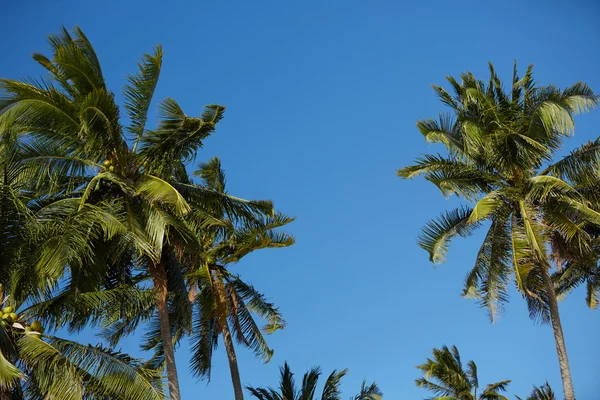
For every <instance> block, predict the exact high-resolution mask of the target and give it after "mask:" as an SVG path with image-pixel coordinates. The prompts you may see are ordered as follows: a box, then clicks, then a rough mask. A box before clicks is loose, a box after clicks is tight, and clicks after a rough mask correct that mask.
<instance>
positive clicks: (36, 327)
mask: <svg viewBox="0 0 600 400" xmlns="http://www.w3.org/2000/svg"><path fill="white" fill-rule="evenodd" d="M29 326H30V327H31V330H33V331H36V332H40V333H41V330H42V329H43V328H42V323H41V322H40V321H33V322H32V323H31V325H29Z"/></svg>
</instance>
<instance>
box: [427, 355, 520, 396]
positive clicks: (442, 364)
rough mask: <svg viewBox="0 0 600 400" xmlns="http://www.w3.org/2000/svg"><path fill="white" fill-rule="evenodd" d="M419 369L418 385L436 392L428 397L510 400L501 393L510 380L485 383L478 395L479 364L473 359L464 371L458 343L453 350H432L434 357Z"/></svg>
mask: <svg viewBox="0 0 600 400" xmlns="http://www.w3.org/2000/svg"><path fill="white" fill-rule="evenodd" d="M417 368H419V369H420V370H421V371H423V375H424V377H423V378H419V379H417V380H416V381H415V382H416V383H417V386H418V387H420V388H423V389H427V390H428V391H430V392H432V393H434V394H435V395H436V397H434V398H430V399H429V400H437V399H439V400H441V399H444V400H508V398H507V397H505V396H503V395H502V394H501V392H504V391H505V390H506V387H507V386H508V384H509V383H510V381H509V380H505V381H500V382H496V383H491V384H489V385H486V387H485V388H484V389H483V391H482V392H481V393H480V394H479V396H478V395H477V390H478V389H479V378H478V377H477V365H475V363H474V362H473V361H472V360H471V361H469V362H468V363H467V369H466V370H465V369H464V368H463V365H462V361H461V359H460V354H459V353H458V349H457V348H456V346H452V349H449V348H448V347H447V346H443V347H442V348H441V349H433V359H431V358H428V359H427V362H426V363H425V364H422V365H419V366H418V367H417Z"/></svg>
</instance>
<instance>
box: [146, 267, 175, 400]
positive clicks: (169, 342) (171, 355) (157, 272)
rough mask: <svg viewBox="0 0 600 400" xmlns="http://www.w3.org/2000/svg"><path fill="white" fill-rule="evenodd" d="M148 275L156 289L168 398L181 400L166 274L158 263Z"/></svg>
mask: <svg viewBox="0 0 600 400" xmlns="http://www.w3.org/2000/svg"><path fill="white" fill-rule="evenodd" d="M150 273H151V275H152V280H153V281H154V287H155V289H156V307H157V309H158V320H159V325H160V338H161V340H162V344H163V352H164V355H165V364H166V366H167V381H168V383H169V398H170V399H171V400H181V392H180V390H179V378H178V377H177V365H176V364H175V350H174V349H173V338H172V337H171V324H170V323H169V310H168V308H167V295H168V289H167V273H166V272H165V270H164V268H163V266H162V264H160V263H157V264H154V263H153V264H152V268H151V270H150Z"/></svg>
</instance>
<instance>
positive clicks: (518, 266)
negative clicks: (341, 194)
mask: <svg viewBox="0 0 600 400" xmlns="http://www.w3.org/2000/svg"><path fill="white" fill-rule="evenodd" d="M461 78H462V82H461V83H459V82H458V81H457V80H455V79H454V78H451V77H449V78H448V81H449V82H450V84H451V86H452V88H453V90H454V92H455V93H454V95H451V94H450V93H448V92H447V91H446V90H445V89H443V88H442V87H439V86H435V87H434V89H435V90H436V92H437V94H438V96H439V97H440V99H441V101H442V102H443V103H444V104H445V105H447V106H449V107H450V108H451V109H452V114H453V115H443V116H441V117H440V120H439V121H435V120H432V119H428V120H423V121H419V122H418V123H417V126H418V128H419V130H420V131H421V133H422V134H423V135H424V136H425V138H426V140H427V141H429V142H434V143H441V144H443V145H444V146H445V147H446V149H447V152H448V154H447V155H445V156H442V155H425V156H423V157H422V158H419V159H417V160H416V163H415V165H412V166H409V167H406V168H402V169H400V170H399V171H398V175H399V176H401V177H403V178H412V177H415V176H418V175H423V176H424V177H425V179H427V180H429V181H431V182H432V183H434V184H435V185H436V186H437V187H438V188H439V189H440V191H441V192H442V193H443V194H444V195H445V196H450V195H453V194H455V195H457V196H459V197H462V198H464V199H466V200H467V201H469V202H472V203H473V207H466V206H465V207H460V208H458V209H456V210H453V211H451V212H447V213H445V214H444V215H443V216H441V217H440V218H438V219H437V220H433V221H431V222H429V223H428V224H427V226H426V227H425V228H424V229H423V232H422V235H421V237H420V239H419V244H420V246H421V247H423V248H424V249H425V250H427V251H428V252H429V256H430V260H431V261H432V262H433V263H440V262H442V261H443V260H444V256H445V254H446V250H447V248H448V243H449V241H450V239H451V238H453V237H455V236H456V235H460V236H468V235H470V234H471V233H472V232H473V231H474V230H475V229H476V228H478V227H480V226H481V225H482V223H483V222H484V221H489V222H490V226H489V229H488V231H487V234H486V236H485V239H484V241H483V244H482V246H481V248H480V250H479V252H478V254H477V258H476V261H475V266H474V268H473V269H472V270H471V272H470V273H469V274H468V275H467V278H466V281H465V289H464V295H465V296H467V297H474V298H477V299H479V300H480V301H481V304H482V305H483V306H485V307H487V308H488V309H489V312H490V316H491V317H492V319H493V318H494V316H495V315H496V314H497V312H498V310H499V309H500V308H501V307H502V305H503V303H504V302H506V301H507V299H508V294H507V287H508V284H509V282H510V280H511V278H514V280H515V281H516V285H517V288H518V290H519V291H520V292H521V294H522V295H523V297H524V298H525V299H526V301H527V304H528V307H529V310H530V315H531V316H532V317H533V318H541V319H542V320H543V321H544V322H550V323H551V324H552V330H553V333H554V338H555V342H556V350H557V355H558V360H559V366H560V371H561V377H562V380H563V387H564V392H565V396H566V398H567V400H574V399H575V394H574V390H573V384H572V379H571V374H570V369H569V363H568V358H567V350H566V346H565V340H564V335H563V331H562V325H561V322H560V315H559V310H558V302H557V297H556V293H555V287H554V284H553V282H552V279H551V276H550V272H549V270H550V268H551V267H552V262H551V261H552V260H551V257H550V255H549V254H548V251H547V250H548V248H549V247H550V237H551V236H552V235H553V234H558V235H560V236H562V237H564V238H566V239H567V240H568V241H569V242H579V243H582V244H585V243H587V242H589V235H587V233H586V232H585V231H583V230H582V229H581V226H582V224H590V225H596V226H597V225H600V208H595V205H594V204H590V203H588V202H586V201H585V198H584V197H582V195H581V194H580V193H579V192H578V190H577V189H576V187H575V186H573V185H575V180H574V179H573V176H574V175H578V174H579V173H580V172H581V171H585V170H586V168H589V167H591V165H590V162H591V161H592V160H593V157H592V158H590V157H588V159H586V158H585V157H580V158H578V159H576V160H573V159H570V160H567V161H565V160H562V161H558V162H556V163H554V164H550V166H547V167H546V168H544V167H545V166H546V165H547V163H548V162H551V161H552V157H553V156H555V155H556V153H557V152H558V150H559V149H560V147H561V143H562V141H563V139H564V138H565V137H567V136H569V135H570V134H571V133H572V132H573V130H574V122H573V115H574V114H576V113H578V112H581V111H587V110H589V109H591V108H593V107H594V106H596V104H597V97H596V95H595V94H594V93H593V92H592V91H591V90H590V89H589V87H588V86H587V85H585V84H582V83H576V84H575V85H573V86H571V87H569V88H567V89H565V90H562V91H561V90H559V89H557V88H556V87H554V86H547V87H536V86H535V84H534V81H533V76H532V67H531V66H530V67H529V68H528V70H527V72H526V74H525V76H523V77H522V78H519V76H518V74H517V68H516V63H515V68H514V73H513V80H512V85H511V87H510V92H508V93H506V91H505V89H504V88H503V86H502V84H501V82H500V79H499V78H498V76H497V75H496V72H495V70H494V68H493V66H492V65H491V64H490V78H489V83H487V84H486V83H485V82H483V81H479V80H477V79H476V78H475V77H474V76H473V75H472V74H471V73H467V74H463V75H461ZM561 176H563V177H564V178H565V179H566V180H564V179H561ZM572 184H573V185H572Z"/></svg>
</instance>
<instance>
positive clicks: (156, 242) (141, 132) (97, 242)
mask: <svg viewBox="0 0 600 400" xmlns="http://www.w3.org/2000/svg"><path fill="white" fill-rule="evenodd" d="M49 42H50V46H51V48H52V51H53V55H52V58H51V59H50V58H47V57H45V56H43V55H41V54H35V55H34V59H35V60H36V61H37V62H38V63H39V64H41V65H42V66H43V67H44V68H45V69H46V70H47V71H48V73H49V76H50V78H49V79H42V80H39V81H37V80H28V81H16V80H10V79H1V80H0V90H1V91H2V92H3V95H2V97H1V98H0V126H7V127H10V129H11V130H14V131H19V132H26V135H25V136H26V139H25V140H26V141H28V142H30V143H31V146H30V147H31V150H32V151H31V154H30V156H29V158H28V159H27V161H28V162H31V163H35V164H36V165H37V166H39V167H41V166H45V167H46V169H47V170H48V171H51V172H55V171H57V170H61V171H67V172H68V175H69V176H70V178H71V180H72V181H73V180H74V181H76V182H78V186H77V187H76V190H75V192H74V193H73V195H71V196H70V197H68V198H66V199H63V200H61V201H57V202H54V203H53V204H51V205H48V206H46V207H45V208H44V211H43V212H44V215H50V216H52V218H53V219H54V220H56V219H57V217H59V216H61V215H62V219H63V220H64V223H63V224H61V225H59V226H57V227H54V228H53V227H52V226H49V225H48V224H46V229H47V230H52V229H54V232H53V235H51V236H50V237H51V240H49V241H47V242H46V243H45V244H44V247H43V249H42V250H43V254H42V256H41V257H40V261H39V266H38V268H39V269H40V270H44V271H46V274H47V276H44V278H45V279H47V280H48V281H51V282H61V277H63V276H65V275H64V274H65V268H67V267H68V268H69V269H70V271H69V273H68V275H69V276H70V277H71V278H72V279H71V280H70V285H71V289H72V290H71V292H72V293H75V294H77V293H80V292H81V288H79V287H77V285H82V287H84V288H85V290H87V291H91V290H95V289H99V286H100V285H103V284H104V283H105V282H106V280H107V279H108V278H109V275H110V274H111V273H112V272H115V271H111V267H112V266H114V265H115V263H113V264H112V266H111V265H104V266H102V267H103V268H104V269H101V270H100V271H97V270H96V269H95V268H96V267H98V266H99V265H98V262H97V261H96V259H95V256H97V255H101V254H102V253H103V250H104V251H106V248H107V245H108V244H110V245H111V249H112V250H113V251H114V252H115V253H117V254H118V255H120V256H123V257H126V256H127V255H129V256H130V260H129V262H128V263H126V265H129V266H131V265H133V266H142V267H144V270H145V273H146V274H147V275H148V276H149V277H150V279H151V282H152V285H153V287H154V289H155V290H154V293H155V302H156V308H157V314H158V320H159V328H160V335H161V341H162V346H163V351H164V358H165V365H166V370H167V378H168V383H169V395H170V397H171V398H172V399H175V400H179V399H180V398H181V395H180V390H179V383H178V379H177V368H176V364H175V358H174V349H173V338H172V335H171V331H170V330H171V329H170V328H171V324H170V322H169V309H168V287H169V279H168V275H169V273H170V272H173V271H168V265H167V264H168V260H169V259H170V257H172V256H173V255H174V254H175V253H174V250H173V246H188V247H193V246H195V245H198V242H197V240H196V238H195V236H194V232H193V231H192V230H190V229H189V227H188V226H187V225H186V223H185V221H184V216H185V215H186V214H188V213H189V212H190V210H191V209H192V206H194V207H195V208H196V209H203V208H207V207H208V208H216V207H225V208H226V209H227V210H228V212H230V213H233V214H252V213H272V206H271V204H270V203H253V202H247V201H243V200H241V199H237V198H233V197H231V196H226V195H222V194H218V193H216V192H214V191H210V190H205V189H203V188H199V187H197V186H194V185H190V184H189V182H185V180H184V181H183V182H181V181H179V178H182V179H184V178H185V175H186V174H185V164H186V163H187V162H189V161H190V160H191V159H193V158H194V156H195V154H196V152H197V150H198V148H199V147H201V145H202V141H203V140H204V139H205V138H206V137H207V136H209V135H210V134H211V132H212V131H213V130H214V129H215V126H216V124H217V122H218V121H219V120H220V119H221V117H222V115H223V111H224V107H222V106H219V105H209V106H207V107H206V108H205V109H204V111H203V112H202V114H201V116H200V117H199V118H194V117H189V116H187V115H186V114H185V113H184V112H183V110H182V109H181V107H179V105H178V104H177V103H176V102H175V101H174V100H173V99H170V98H167V99H165V100H164V101H162V102H161V104H160V106H159V110H160V112H159V117H160V120H159V123H158V127H157V128H156V129H155V130H148V129H146V121H147V119H148V111H149V108H150V104H151V101H152V98H153V94H154V89H155V88H156V85H157V82H158V78H159V74H160V69H161V64H162V49H161V48H160V46H158V47H156V48H155V51H154V53H153V54H147V55H145V56H144V57H143V59H142V61H141V63H140V64H139V72H138V73H137V74H135V75H132V76H130V77H129V79H128V84H127V85H126V86H125V88H124V97H125V106H124V109H125V111H126V113H127V116H128V118H129V123H128V125H127V126H126V127H125V128H124V127H123V125H122V124H121V121H120V111H119V107H118V106H117V104H116V103H115V101H114V94H113V93H112V92H111V91H110V90H109V89H108V88H107V87H106V84H105V81H104V78H103V74H102V69H101V67H100V63H99V60H98V57H97V55H96V53H95V51H94V49H93V47H92V45H91V44H90V42H89V40H88V39H87V37H86V36H85V35H84V34H83V32H82V31H81V30H80V29H79V28H76V29H75V31H74V35H71V34H70V33H69V32H68V31H67V30H65V29H63V31H62V32H61V33H60V34H59V35H53V36H50V37H49ZM130 143H132V144H131V145H130ZM43 179H44V177H43V176H40V177H39V180H43ZM103 259H104V256H100V257H99V258H98V260H103ZM122 264H123V263H116V265H122ZM89 265H93V266H94V268H86V266H89ZM94 272H95V275H94ZM90 274H92V276H90ZM117 275H118V274H117ZM112 277H113V278H114V276H112ZM100 288H102V287H100Z"/></svg>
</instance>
